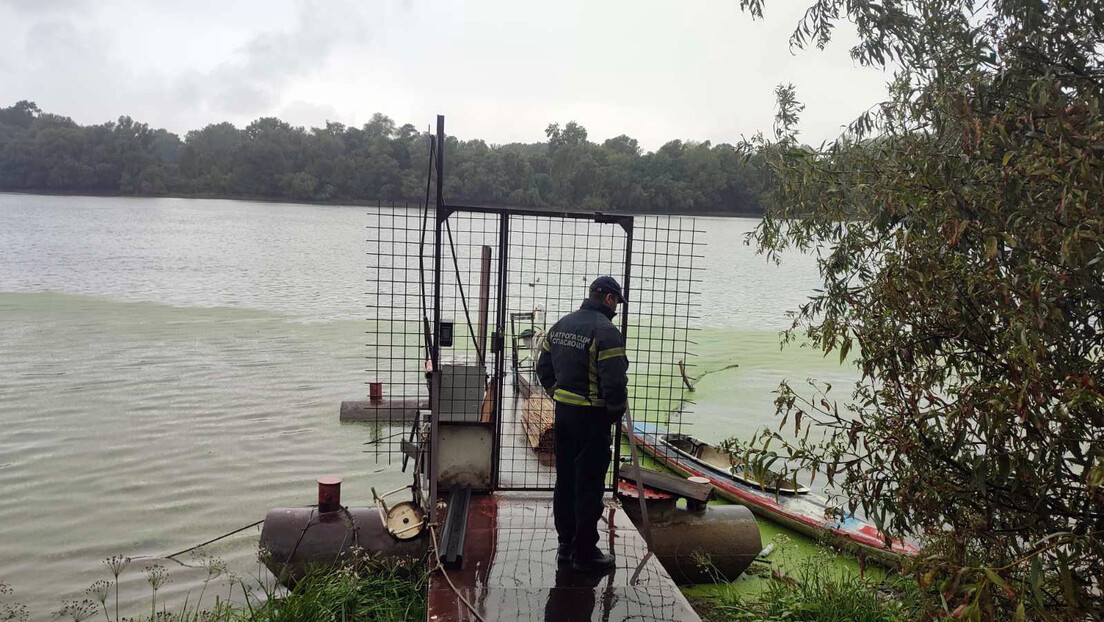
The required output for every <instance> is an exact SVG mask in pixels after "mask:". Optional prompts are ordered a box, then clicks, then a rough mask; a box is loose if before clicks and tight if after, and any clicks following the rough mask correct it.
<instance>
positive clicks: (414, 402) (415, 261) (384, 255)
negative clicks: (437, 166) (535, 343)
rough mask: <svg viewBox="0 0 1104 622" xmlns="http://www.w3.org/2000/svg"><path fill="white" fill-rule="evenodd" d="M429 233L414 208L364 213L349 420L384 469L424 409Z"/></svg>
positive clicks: (427, 221) (429, 303) (430, 262)
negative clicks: (359, 355)
mask: <svg viewBox="0 0 1104 622" xmlns="http://www.w3.org/2000/svg"><path fill="white" fill-rule="evenodd" d="M432 226H433V223H432V220H430V219H429V218H427V215H426V213H425V212H424V210H422V209H421V208H420V207H409V206H405V205H404V206H394V205H380V206H378V207H376V208H375V209H373V210H371V211H370V212H369V213H368V226H367V236H366V237H367V259H368V280H367V298H368V305H367V306H368V329H367V331H366V338H365V341H366V345H367V346H368V347H367V365H366V367H367V375H368V379H367V381H366V384H367V385H368V386H369V392H368V393H369V395H368V398H369V399H368V400H366V401H365V402H363V403H361V404H360V408H359V412H358V413H357V414H356V417H355V418H356V419H360V420H363V421H366V422H368V423H367V425H368V427H369V429H370V430H371V434H370V438H369V441H368V443H367V444H368V452H369V453H372V454H374V455H375V457H376V459H377V460H379V461H386V462H388V463H390V462H391V461H392V460H393V459H395V458H396V457H397V456H399V455H400V453H399V451H400V448H401V443H402V441H403V439H410V438H411V435H410V432H409V431H410V430H411V429H413V425H414V421H415V420H416V419H417V417H418V413H419V411H425V410H427V409H428V407H429V387H428V385H427V383H426V376H425V366H426V359H427V352H428V350H427V330H428V328H429V326H428V324H427V322H426V318H428V317H430V316H429V314H430V312H431V311H432V308H433V307H432V304H433V303H432V298H431V294H432V292H431V291H430V290H428V289H427V288H426V286H425V283H426V282H427V281H428V282H430V283H431V282H432V275H433V271H434V265H433V228H432ZM342 417H343V418H345V413H343V414H342Z"/></svg>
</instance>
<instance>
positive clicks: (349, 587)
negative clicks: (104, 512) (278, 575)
mask: <svg viewBox="0 0 1104 622" xmlns="http://www.w3.org/2000/svg"><path fill="white" fill-rule="evenodd" d="M130 561H131V560H130V559H129V558H124V557H120V556H116V557H113V558H109V559H108V560H105V562H104V563H105V565H106V566H107V568H108V570H109V572H110V573H111V575H112V578H113V580H110V581H109V580H100V581H96V582H95V583H93V584H92V585H91V586H90V587H89V588H88V590H86V595H87V596H88V598H85V599H83V600H69V601H65V602H63V603H62V606H61V607H60V608H59V609H58V610H57V611H55V612H54V619H55V620H61V621H62V622H84V621H85V620H88V619H89V618H92V617H93V616H100V618H101V619H103V620H106V622H345V621H348V622H352V621H354V620H355V621H358V622H359V621H366V622H401V621H405V620H417V619H425V616H426V588H427V583H428V573H427V566H426V564H425V563H424V561H423V562H411V563H402V562H393V561H381V560H378V559H374V558H372V557H369V556H365V555H363V554H358V555H356V556H354V557H353V559H351V560H349V561H347V562H346V563H344V564H342V565H340V566H334V565H330V566H319V567H314V568H310V569H308V570H307V572H306V574H305V575H304V576H303V577H302V578H301V579H299V580H298V581H297V582H296V583H295V585H294V587H292V588H291V589H285V588H283V587H280V586H279V585H277V584H274V583H272V582H271V581H270V579H269V578H268V577H257V579H256V580H245V579H242V578H241V577H238V576H236V575H234V574H232V573H230V572H229V571H228V570H227V568H226V564H225V563H224V562H222V560H220V559H218V558H217V557H209V556H205V555H199V556H197V557H195V558H194V561H195V562H196V564H195V565H191V566H190V567H191V568H197V567H198V568H206V570H207V577H206V579H205V580H204V581H203V585H202V586H201V587H200V589H199V590H198V594H197V593H196V592H189V594H188V596H187V597H186V598H185V600H184V602H183V603H182V604H181V605H180V606H178V607H174V608H173V609H171V610H170V609H168V608H167V607H166V605H165V604H164V601H163V600H162V601H159V600H158V598H157V592H158V590H159V589H160V588H161V587H162V586H164V585H165V583H166V582H169V581H171V578H170V576H169V572H168V570H167V569H166V568H165V567H163V566H160V565H152V566H147V567H146V568H145V574H146V581H147V583H148V584H149V587H150V604H149V608H148V609H147V610H146V611H147V612H148V615H143V616H140V617H137V618H130V617H120V615H119V613H118V601H117V598H118V597H117V595H116V594H117V590H118V584H119V576H120V575H122V574H123V573H124V572H125V571H126V569H127V566H128V565H129V564H130ZM214 582H218V583H221V584H223V586H224V588H227V589H226V590H225V593H218V594H215V593H214V592H213V591H209V590H208V585H209V584H212V583H214ZM211 587H212V588H214V587H216V586H215V585H211ZM236 590H240V591H239V592H238V594H237V597H236V598H235V597H234V592H235V591H236ZM220 591H221V590H220ZM10 595H11V590H10V588H8V587H7V586H6V585H4V584H2V583H0V622H26V619H27V612H26V609H25V608H22V607H21V606H16V605H11V604H8V603H6V602H5V597H7V596H10ZM113 596H114V597H115V599H114V602H112V601H113V599H112V597H113ZM158 604H160V605H161V610H160V611H159V610H158V609H157V607H158Z"/></svg>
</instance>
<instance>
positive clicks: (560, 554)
mask: <svg viewBox="0 0 1104 622" xmlns="http://www.w3.org/2000/svg"><path fill="white" fill-rule="evenodd" d="M571 558H572V555H571V545H570V544H561V545H559V546H557V547H556V563H557V564H570V563H571Z"/></svg>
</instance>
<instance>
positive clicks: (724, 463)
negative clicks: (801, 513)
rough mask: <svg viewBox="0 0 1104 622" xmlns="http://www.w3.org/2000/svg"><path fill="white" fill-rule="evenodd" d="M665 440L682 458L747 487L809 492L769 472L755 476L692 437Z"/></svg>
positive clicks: (747, 467) (670, 436)
mask: <svg viewBox="0 0 1104 622" xmlns="http://www.w3.org/2000/svg"><path fill="white" fill-rule="evenodd" d="M663 440H664V441H665V442H666V443H667V444H668V445H670V446H671V447H672V448H674V450H675V451H677V452H678V453H679V454H681V457H683V458H686V459H687V460H689V461H696V462H701V463H704V464H705V465H707V466H710V467H712V468H713V469H716V470H720V471H724V472H726V473H727V474H728V475H729V476H730V477H732V478H733V479H735V480H736V481H737V482H739V483H741V484H743V485H745V486H751V487H754V488H759V489H761V490H765V491H767V492H772V493H773V492H777V493H779V494H783V495H805V494H809V489H808V488H806V487H805V486H802V485H800V484H798V485H797V486H796V487H795V486H794V482H793V480H790V479H786V478H785V477H782V476H781V475H779V474H777V473H773V472H769V471H768V472H766V473H760V472H755V468H754V466H753V465H747V464H745V463H744V461H743V460H736V459H733V458H732V456H730V455H728V454H727V453H725V452H723V451H721V450H719V449H717V448H716V447H714V446H712V445H710V444H709V443H706V442H704V441H699V440H698V439H696V438H694V437H693V436H686V435H685V434H668V435H666V436H665V437H664V439H663Z"/></svg>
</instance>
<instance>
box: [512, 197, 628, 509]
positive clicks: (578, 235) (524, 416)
mask: <svg viewBox="0 0 1104 622" xmlns="http://www.w3.org/2000/svg"><path fill="white" fill-rule="evenodd" d="M508 239H509V251H508V260H507V267H506V294H507V295H506V307H507V310H508V313H509V317H510V319H511V320H512V322H511V325H510V326H509V328H508V330H509V335H508V338H509V343H510V347H511V352H510V360H511V362H512V363H513V364H514V365H515V374H514V377H513V382H512V383H511V384H510V389H511V391H509V392H508V393H506V394H505V395H504V397H505V398H506V399H505V401H504V404H503V410H502V419H501V422H500V426H499V455H498V485H499V487H500V488H505V489H524V490H536V489H551V488H553V487H554V486H555V483H556V477H555V462H554V457H553V449H554V436H553V435H552V430H551V426H552V422H553V419H554V415H553V408H554V407H553V405H552V402H551V400H550V399H549V398H548V396H546V395H545V394H544V392H543V390H541V389H540V385H539V383H538V382H537V380H536V378H535V374H534V370H533V367H534V363H535V359H536V357H537V354H538V353H539V344H540V343H541V339H542V338H543V334H544V331H546V330H548V329H549V328H551V326H552V325H553V324H554V323H555V322H556V321H557V320H559V319H560V318H561V317H563V316H564V315H567V314H568V313H571V312H572V311H575V310H576V309H578V308H579V305H580V303H582V301H583V300H584V299H585V298H586V297H587V288H588V286H589V284H590V282H591V281H593V280H594V279H595V278H596V277H598V276H600V275H609V276H612V277H614V278H615V279H617V280H618V281H619V282H621V283H624V282H625V277H626V268H627V263H626V254H625V251H626V248H627V245H628V235H627V232H626V230H625V228H623V227H622V226H621V225H620V224H616V223H612V222H596V221H594V220H591V219H588V218H568V217H556V216H536V215H533V216H530V215H513V216H511V217H510V220H509V237H508ZM615 321H616V319H615Z"/></svg>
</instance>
